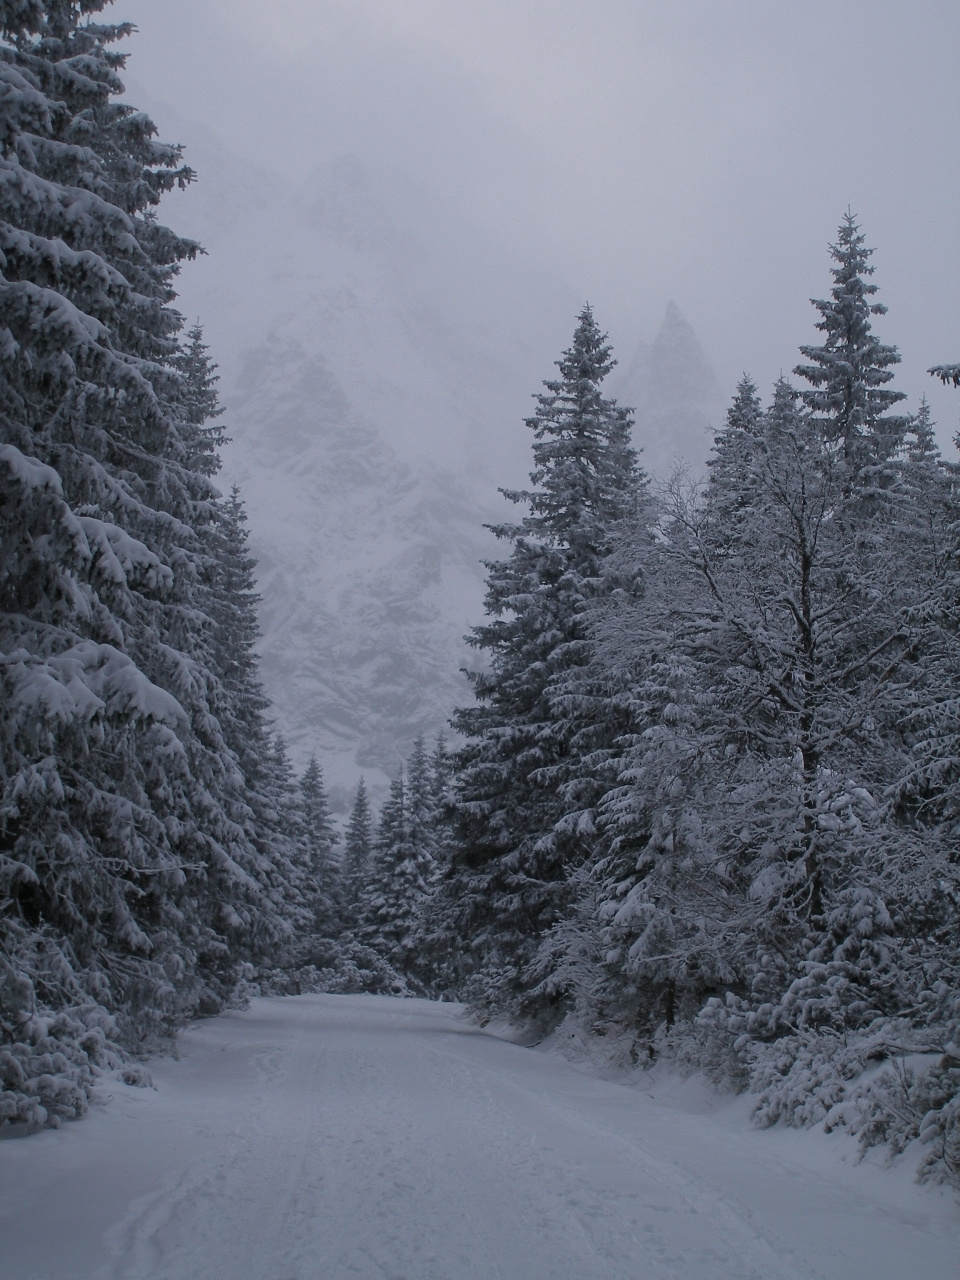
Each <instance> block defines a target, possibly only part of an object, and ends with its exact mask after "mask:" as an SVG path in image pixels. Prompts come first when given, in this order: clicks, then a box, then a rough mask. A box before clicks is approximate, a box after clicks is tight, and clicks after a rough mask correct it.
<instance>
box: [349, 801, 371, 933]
mask: <svg viewBox="0 0 960 1280" xmlns="http://www.w3.org/2000/svg"><path fill="white" fill-rule="evenodd" d="M372 853H373V818H372V815H371V812H370V799H369V797H368V795H367V784H366V783H365V782H364V780H363V778H361V779H360V781H359V782H358V783H357V794H356V796H355V797H354V801H353V808H352V809H351V810H350V819H349V821H348V823H347V828H346V831H345V832H344V837H343V881H344V898H345V902H346V908H347V918H348V920H350V921H352V922H353V923H354V924H355V923H356V919H357V911H358V909H359V904H360V901H361V898H362V895H363V892H364V889H365V887H366V884H367V881H368V877H369V874H370V863H371V857H372Z"/></svg>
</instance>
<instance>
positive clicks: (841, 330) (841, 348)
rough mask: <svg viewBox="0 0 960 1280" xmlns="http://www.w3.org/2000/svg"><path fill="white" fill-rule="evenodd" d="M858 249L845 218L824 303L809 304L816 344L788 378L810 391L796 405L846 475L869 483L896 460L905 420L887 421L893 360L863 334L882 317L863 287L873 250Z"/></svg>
mask: <svg viewBox="0 0 960 1280" xmlns="http://www.w3.org/2000/svg"><path fill="white" fill-rule="evenodd" d="M864 244H865V237H864V236H863V235H862V234H861V232H860V228H859V226H858V224H857V221H856V219H855V218H854V216H853V215H852V214H851V213H850V212H849V211H848V212H847V213H846V214H845V215H844V218H843V222H842V223H841V224H840V230H839V233H838V236H837V243H836V244H835V245H831V246H830V255H831V257H832V258H833V260H834V262H835V263H836V266H835V267H834V268H833V270H832V274H833V280H834V284H833V288H832V290H831V292H830V299H829V300H825V299H813V305H814V306H815V307H816V308H817V310H818V311H819V312H820V317H821V318H820V320H819V321H818V322H817V328H818V329H819V330H820V331H821V332H822V333H823V334H824V335H825V337H824V341H823V343H822V344H821V345H820V346H803V347H801V348H800V351H801V353H802V354H803V355H804V356H806V358H807V359H808V360H809V361H811V362H812V363H810V364H802V365H798V366H797V367H796V369H795V370H794V372H795V373H797V374H799V375H800V377H802V378H804V379H806V381H807V382H809V383H810V384H811V386H812V390H809V391H805V392H803V401H804V404H805V405H806V406H807V408H808V409H809V410H810V411H811V412H812V413H813V414H814V415H815V419H816V422H817V425H818V426H819V428H820V429H821V431H822V432H823V433H824V435H825V437H826V438H827V439H828V440H830V441H836V442H837V444H838V447H839V448H840V449H841V450H842V453H843V457H844V460H845V462H846V464H847V466H848V468H849V469H850V470H851V471H852V472H853V473H859V472H861V471H862V470H863V469H864V468H867V469H868V472H869V474H871V475H874V476H875V475H876V472H877V468H882V464H883V463H884V462H886V461H887V460H888V459H890V458H892V457H893V456H894V455H895V454H896V453H897V451H898V449H899V447H900V444H901V441H902V439H903V435H904V431H905V429H906V425H907V419H906V418H904V417H897V416H893V415H890V414H889V410H890V409H891V408H892V407H893V405H895V404H897V403H899V402H900V401H902V400H903V399H904V394H903V392H902V391H893V390H891V389H890V388H889V387H888V385H887V384H888V383H889V382H890V381H891V380H892V379H893V366H895V365H897V364H899V363H900V354H899V352H898V351H897V349H896V347H893V346H888V345H885V344H884V343H882V342H880V340H879V339H878V338H877V337H876V335H875V334H874V333H873V330H872V327H871V323H870V317H871V316H880V315H884V314H885V313H886V310H887V308H886V307H885V306H884V305H883V304H882V303H879V302H871V301H870V299H871V298H873V297H874V295H875V294H876V293H877V286H876V285H875V284H873V283H872V282H871V281H870V280H868V279H867V277H869V276H871V275H873V272H874V268H873V267H872V266H871V265H870V262H869V259H870V256H871V255H872V253H873V250H872V249H867V248H865V247H864ZM873 483H874V485H875V484H876V481H875V480H874V481H873Z"/></svg>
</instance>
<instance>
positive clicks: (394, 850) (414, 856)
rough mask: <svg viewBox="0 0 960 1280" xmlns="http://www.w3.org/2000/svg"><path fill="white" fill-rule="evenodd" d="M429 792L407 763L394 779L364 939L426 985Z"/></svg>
mask: <svg viewBox="0 0 960 1280" xmlns="http://www.w3.org/2000/svg"><path fill="white" fill-rule="evenodd" d="M421 747H422V743H421ZM419 754H420V755H421V756H422V751H421V752H420V753H419ZM414 759H415V761H416V759H417V754H416V753H415V756H414ZM423 794H424V791H423V788H422V786H415V787H413V788H412V787H411V785H410V783H409V781H408V778H407V777H406V776H405V771H404V770H403V769H401V771H400V773H399V774H398V776H397V777H396V778H395V779H394V780H393V782H392V783H391V784H390V794H389V796H388V797H387V799H386V801H385V802H384V805H383V808H382V810H381V812H380V822H379V824H378V829H377V838H376V843H375V846H374V854H373V866H372V869H371V874H370V879H369V882H368V884H367V886H366V888H365V890H364V893H363V897H362V899H361V919H362V925H361V929H360V937H361V940H362V941H363V942H365V943H366V944H367V945H368V946H370V947H372V948H373V949H374V950H375V951H377V952H378V953H379V954H380V955H381V956H383V958H384V959H385V960H386V961H387V962H388V964H390V965H391V966H392V967H393V969H394V970H395V971H396V972H397V973H398V974H401V975H403V976H404V977H405V978H408V979H413V980H414V982H415V983H416V985H417V986H418V988H419V989H421V990H422V985H421V984H420V982H419V981H418V980H417V978H416V972H417V969H418V967H419V966H418V963H417V954H416V936H417V926H418V922H419V917H420V912H421V908H422V905H423V902H424V900H425V898H426V897H427V893H428V890H429V885H430V881H431V876H432V871H433V859H432V857H431V856H430V853H429V849H428V847H427V842H426V840H425V824H424V821H423V817H424V815H423V809H422V797H423Z"/></svg>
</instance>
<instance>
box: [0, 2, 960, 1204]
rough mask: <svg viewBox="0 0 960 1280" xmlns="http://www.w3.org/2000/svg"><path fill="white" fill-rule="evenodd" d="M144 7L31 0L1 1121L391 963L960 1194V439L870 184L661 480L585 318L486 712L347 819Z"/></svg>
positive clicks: (560, 368) (11, 108) (26, 25)
mask: <svg viewBox="0 0 960 1280" xmlns="http://www.w3.org/2000/svg"><path fill="white" fill-rule="evenodd" d="M108 5H109V0H0V149H2V154H0V601H2V604H0V1129H2V1128H3V1127H7V1128H9V1129H11V1130H14V1129H16V1130H19V1131H25V1130H30V1131H33V1130H37V1129H43V1128H49V1127H54V1128H56V1127H59V1126H60V1125H61V1123H62V1122H63V1121H65V1120H73V1119H76V1118H79V1117H81V1116H83V1115H84V1114H85V1113H86V1112H87V1111H88V1110H89V1108H90V1106H91V1099H92V1098H93V1097H94V1094H95V1090H96V1088H97V1087H98V1082H99V1081H100V1080H101V1079H102V1078H103V1077H104V1075H105V1073H108V1072H117V1071H119V1072H121V1073H126V1075H127V1076H129V1077H130V1079H131V1080H135V1079H136V1076H137V1073H138V1072H140V1071H141V1070H143V1065H142V1064H143V1063H144V1061H145V1060H146V1059H147V1058H148V1057H149V1056H150V1055H157V1054H164V1053H168V1052H170V1050H171V1047H172V1046H173V1045H174V1044H175V1043H176V1038H177V1036H178V1034H179V1033H180V1032H181V1031H182V1030H183V1028H185V1027H186V1026H188V1025H189V1024H190V1023H192V1022H193V1021H194V1020H196V1019H199V1018H214V1017H215V1016H216V1015H220V1014H221V1013H222V1012H223V1011H229V1010H242V1009H244V1008H245V1007H247V1005H248V1003H249V1001H250V1000H251V999H255V998H257V997H288V996H298V995H306V994H310V993H329V994H345V995H349V994H360V993H372V994H376V995H382V996H395V997H403V998H409V997H419V998H420V999H426V1000H430V1001H438V1002H451V1001H454V1002H461V1003H462V1004H464V1005H465V1006H466V1007H467V1009H468V1010H469V1011H470V1016H471V1017H472V1019H473V1020H474V1023H475V1024H476V1025H479V1026H487V1025H502V1024H509V1025H510V1026H512V1027H513V1028H515V1029H522V1032H523V1034H524V1035H525V1036H526V1037H527V1038H528V1042H531V1043H532V1042H534V1041H541V1040H544V1039H545V1038H547V1037H550V1036H553V1037H555V1039H556V1040H557V1041H558V1042H561V1043H563V1044H564V1045H566V1046H567V1049H568V1051H569V1052H570V1053H575V1052H576V1051H577V1050H578V1048H579V1049H580V1050H583V1051H586V1050H585V1049H584V1046H589V1051H590V1052H591V1053H594V1054H597V1053H602V1054H604V1055H606V1059H607V1060H608V1061H609V1062H611V1063H613V1064H616V1065H619V1066H620V1067H628V1068H632V1069H635V1070H636V1071H640V1070H642V1069H644V1068H652V1067H653V1066H654V1065H655V1064H664V1063H667V1064H670V1069H671V1070H675V1071H677V1072H680V1073H685V1074H688V1075H694V1074H695V1075H699V1076H702V1077H705V1078H706V1079H707V1080H708V1081H709V1082H710V1084H711V1086H712V1087H714V1088H715V1089H717V1090H719V1091H721V1092H725V1093H734V1094H747V1095H749V1096H750V1097H751V1099H752V1114H753V1118H754V1120H755V1122H756V1123H757V1124H758V1125H760V1126H773V1125H780V1126H787V1127H795V1128H804V1127H813V1126H820V1127H821V1128H823V1127H825V1128H826V1129H827V1130H828V1131H830V1130H845V1131H847V1132H849V1133H850V1134H852V1135H853V1136H854V1137H855V1139H856V1140H857V1141H858V1142H859V1144H860V1147H861V1148H862V1149H863V1150H867V1149H869V1148H872V1147H879V1148H886V1149H887V1150H888V1151H889V1152H891V1153H897V1152H901V1151H903V1149H904V1148H905V1147H907V1146H908V1144H911V1143H914V1140H915V1139H918V1140H919V1141H917V1142H916V1143H915V1145H914V1147H913V1148H912V1149H911V1150H912V1151H913V1152H914V1153H915V1155H914V1160H913V1164H914V1167H917V1165H918V1162H919V1166H918V1172H919V1176H920V1179H921V1180H922V1181H926V1182H929V1183H932V1184H938V1183H939V1184H947V1185H952V1186H953V1187H960V456H958V455H957V454H956V453H955V452H954V451H952V450H948V451H946V452H945V453H941V450H940V447H939V446H938V443H937V436H936V434H935V428H936V426H937V424H936V423H935V422H934V421H933V413H932V410H931V408H930V406H929V404H928V403H927V401H926V399H921V400H920V401H919V403H912V402H911V400H910V399H909V398H908V397H907V395H906V394H905V393H904V392H903V391H901V390H900V389H899V388H898V378H897V374H898V365H899V364H900V361H901V356H900V353H899V351H898V348H897V346H896V345H893V344H892V343H890V342H887V341H881V338H880V337H879V336H878V332H877V330H878V326H879V327H880V328H882V330H883V333H884V335H886V334H887V333H888V332H889V333H891V334H895V332H896V315H895V313H893V312H891V314H890V316H889V318H886V319H883V320H882V321H881V317H884V315H885V312H886V307H885V305H884V302H883V297H884V280H883V266H884V265H885V264H886V261H887V260H886V259H885V258H884V259H883V260H882V264H881V265H880V266H878V269H877V271H876V274H875V267H874V259H873V254H874V245H873V240H872V238H871V230H870V216H869V215H870V210H869V209H860V210H854V211H851V210H850V209H848V210H847V211H846V212H844V211H843V209H830V210H825V212H824V216H825V218H826V219H827V221H826V222H825V226H826V227H828V228H829V226H830V224H831V223H833V224H834V225H836V226H837V229H836V232H835V234H834V235H832V238H831V241H830V243H829V244H825V245H824V254H823V260H822V272H821V275H820V276H819V277H818V278H814V279H811V280H810V281H809V290H808V291H809V292H810V293H813V294H814V295H816V298H815V301H814V302H813V305H812V307H811V308H810V312H809V337H808V341H807V342H806V344H805V345H803V346H802V347H801V348H800V350H799V352H792V351H788V350H785V351H784V352H783V353H782V360H783V364H784V369H785V370H789V371H788V372H785V373H784V374H783V375H781V377H780V378H779V380H778V381H776V383H775V384H774V385H772V386H759V385H757V383H755V382H754V380H753V379H752V378H751V376H750V375H749V374H748V373H745V374H744V375H743V377H742V379H741V380H740V382H739V384H738V385H737V386H736V389H735V392H734V393H733V395H732V398H730V399H729V405H728V408H727V409H726V413H725V416H723V417H718V418H717V420H716V421H715V422H713V423H711V438H712V447H711V449H710V453H709V459H708V461H707V465H706V467H705V469H704V470H703V474H702V475H701V474H698V473H697V472H696V471H695V470H692V469H689V468H687V469H684V468H681V467H678V468H677V469H675V470H674V471H673V473H672V475H670V476H669V477H664V476H652V475H649V474H648V473H647V471H646V470H645V469H644V457H645V454H646V452H647V446H646V442H645V438H644V434H643V429H642V425H641V424H639V423H636V422H635V420H634V410H633V408H632V407H631V406H630V405H629V404H619V403H618V402H617V399H616V398H614V397H613V395H612V394H611V393H610V392H609V390H608V387H609V383H608V382H607V380H608V377H609V376H610V375H611V373H612V371H613V369H614V366H615V364H616V361H615V357H614V351H613V348H612V346H611V343H610V342H609V341H608V337H607V334H606V332H605V328H604V324H603V317H602V316H601V315H599V314H597V315H595V314H594V311H593V309H592V308H591V307H590V306H589V305H586V304H583V305H582V307H581V309H580V311H579V314H574V313H571V315H570V318H569V326H568V329H569V333H570V337H569V343H568V345H567V346H566V348H565V349H564V350H563V351H562V352H558V353H556V354H557V359H556V365H555V367H554V369H553V371H552V372H551V370H550V369H549V368H546V369H538V370H533V371H532V372H531V383H530V387H529V390H530V391H535V390H536V387H537V383H538V381H539V379H540V378H543V377H545V378H546V380H545V381H543V382H542V384H541V385H540V389H539V391H538V392H537V394H536V395H535V398H534V401H533V409H532V412H531V414H530V416H529V417H528V418H527V420H526V423H525V425H524V423H523V422H521V421H518V422H517V423H516V435H517V436H518V437H523V438H524V440H525V441H526V442H527V445H528V447H529V458H530V461H529V484H528V486H527V487H526V488H520V489H516V488H510V487H507V486H506V485H505V487H504V488H503V490H502V494H503V497H504V499H505V500H506V503H507V508H505V510H507V509H508V508H509V509H508V517H512V518H507V517H505V518H504V519H503V520H502V522H499V523H495V524H494V525H492V526H491V529H490V532H491V533H492V535H493V537H495V539H496V540H497V546H498V547H499V551H498V552H497V553H496V556H497V558H491V559H489V560H488V561H487V562H486V564H485V568H484V573H485V593H486V594H485V599H484V603H483V613H482V617H481V616H480V615H478V616H477V619H476V625H474V626H473V628H472V630H471V631H470V633H469V635H468V637H467V643H468V645H469V647H470V651H471V653H472V654H473V657H472V659H471V665H472V670H471V671H470V672H469V673H468V679H469V687H467V686H464V691H463V692H462V694H461V696H460V703H461V705H460V706H459V709H457V710H456V711H455V713H454V715H453V718H452V720H451V721H449V722H448V723H442V722H438V723H436V725H435V727H434V729H433V731H432V732H430V733H424V734H423V735H421V736H416V737H414V736H411V738H410V740H409V742H408V744H407V747H406V758H405V760H404V762H403V764H402V767H400V766H399V764H398V766H397V767H396V768H394V769H393V770H392V775H393V776H392V781H391V783H390V786H389V791H388V792H386V793H383V792H382V789H378V788H377V786H375V785H372V784H371V777H370V774H369V771H368V772H367V774H366V777H365V779H361V780H360V781H359V785H357V784H356V782H354V783H353V784H352V786H351V789H350V792H349V810H348V812H346V813H342V814H341V813H340V812H339V811H338V810H336V809H335V807H334V806H333V803H332V792H331V791H330V790H328V786H327V783H326V780H325V770H326V765H325V762H324V755H323V749H322V744H320V743H317V744H315V746H314V747H313V749H312V750H310V751H308V752H305V753H299V751H297V752H294V751H292V750H291V747H290V743H289V739H287V740H286V741H285V729H284V724H283V722H282V719H280V718H279V717H278V715H277V712H276V709H275V708H274V707H273V706H272V704H271V700H270V698H269V697H268V694H267V692H266V690H265V685H264V682H263V678H262V674H261V660H260V657H259V656H258V654H259V649H258V646H259V645H260V642H261V622H260V585H259V582H260V579H259V576H258V575H259V571H258V564H257V558H256V556H255V554H254V552H253V550H252V549H251V545H250V539H251V522H250V521H248V518H247V510H246V507H245V501H244V493H243V490H242V488H241V489H237V488H236V487H234V486H232V485H230V486H227V485H224V484H222V483H221V482H220V480H219V479H218V472H219V471H220V469H221V459H222V455H223V453H224V451H225V450H226V449H228V448H229V443H228V438H229V436H230V433H231V423H230V413H229V412H226V413H225V412H224V408H223V407H222V405H221V401H220V393H219V388H218V382H219V375H218V371H217V364H216V362H215V361H214V359H213V357H212V355H211V351H210V347H209V345H208V343H209V341H210V335H209V331H208V330H205V328H204V327H203V324H202V321H192V320H189V319H188V318H186V317H185V316H184V315H183V314H182V313H181V311H180V310H179V309H178V288H179V283H180V279H181V276H184V277H185V276H186V275H187V273H189V272H190V271H191V270H192V269H194V268H195V265H196V263H195V260H197V259H198V257H199V256H200V255H201V254H202V253H203V252H204V250H203V248H202V247H201V245H200V244H199V243H198V242H197V241H195V240H192V239H189V238H185V237H184V236H183V235H181V234H179V233H176V232H174V231H173V230H171V229H170V228H168V226H167V225H166V224H165V221H164V204H165V199H166V198H168V196H173V195H174V193H175V192H176V190H177V189H178V188H179V189H182V188H184V187H186V186H188V185H189V184H191V183H192V182H193V181H194V178H195V176H196V175H195V174H194V173H193V171H192V169H191V168H190V167H189V160H190V157H189V155H186V154H185V153H184V152H183V150H182V148H180V147H179V146H176V145H168V144H166V143H164V142H162V141H161V140H160V139H159V136H158V132H157V129H156V127H155V125H154V124H153V122H152V120H151V119H150V117H149V116H148V115H147V114H146V113H144V112H142V111H140V110H138V109H135V107H133V106H131V105H129V103H128V102H127V101H126V99H125V97H124V96H123V94H124V88H123V77H124V75H125V60H126V57H127V52H126V45H125V40H126V37H127V36H128V35H129V34H130V29H129V26H128V25H126V24H124V23H122V22H121V23H115V24H110V23H109V22H108V21H107V20H106V19H105V17H104V11H105V10H106V9H107V8H108ZM201 178H202V174H201ZM828 236H829V231H828V232H827V235H826V236H825V239H827V238H828ZM880 248H881V249H882V246H880ZM938 358H940V353H938V352H931V353H930V355H929V358H928V361H927V363H928V364H930V365H931V366H932V367H931V368H930V369H929V374H930V377H929V378H928V379H927V381H928V382H929V384H930V386H931V388H933V387H937V388H939V385H940V383H944V384H946V385H947V386H951V387H953V386H957V385H960V366H958V365H936V364H934V361H935V360H936V359H938ZM741 362H742V367H743V368H746V369H749V368H750V365H751V352H750V350H744V351H743V352H742V355H741ZM957 394H958V396H960V392H958V393H957ZM958 407H960V400H958ZM318 555H319V556H321V557H322V555H323V549H322V548H319V549H318ZM331 607H332V606H331ZM316 661H317V663H318V664H320V665H322V664H323V662H324V652H323V649H322V646H318V649H317V653H316ZM449 674H450V679H451V680H453V679H455V678H458V677H457V673H456V671H454V670H451V672H450V673H449ZM304 761H306V763H304ZM341 807H342V806H341Z"/></svg>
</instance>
